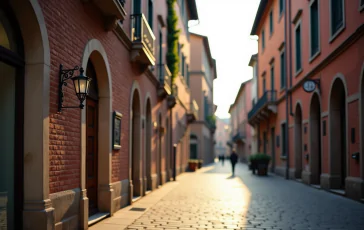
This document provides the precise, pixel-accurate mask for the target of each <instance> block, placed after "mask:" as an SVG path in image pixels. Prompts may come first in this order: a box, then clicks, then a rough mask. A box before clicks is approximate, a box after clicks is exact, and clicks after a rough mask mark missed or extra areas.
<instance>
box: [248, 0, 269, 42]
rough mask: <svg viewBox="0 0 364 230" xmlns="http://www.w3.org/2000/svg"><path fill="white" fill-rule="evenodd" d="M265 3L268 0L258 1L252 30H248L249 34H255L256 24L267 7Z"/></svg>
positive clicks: (257, 24)
mask: <svg viewBox="0 0 364 230" xmlns="http://www.w3.org/2000/svg"><path fill="white" fill-rule="evenodd" d="M267 5H268V0H261V1H260V4H259V7H258V11H257V14H256V15H255V19H254V24H253V27H252V30H251V32H250V35H257V34H256V33H257V29H258V26H259V22H260V20H261V19H262V17H263V14H264V11H265V8H266V7H267Z"/></svg>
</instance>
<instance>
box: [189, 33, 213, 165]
mask: <svg viewBox="0 0 364 230" xmlns="http://www.w3.org/2000/svg"><path fill="white" fill-rule="evenodd" d="M190 39H191V52H192V57H191V65H190V67H187V68H188V69H190V71H189V72H190V74H189V85H190V86H191V98H192V99H193V101H194V102H193V101H191V106H192V107H196V108H198V112H197V113H198V115H197V119H196V120H195V121H194V122H193V123H192V124H191V144H190V150H191V151H190V154H191V155H190V158H191V159H199V160H203V163H204V164H209V163H212V162H213V160H214V158H215V154H214V141H215V140H214V133H215V130H216V120H215V117H214V114H215V112H216V109H217V106H216V105H215V104H214V86H213V82H214V80H215V79H216V78H217V74H216V61H215V59H213V58H212V56H211V52H210V45H209V40H208V38H207V37H206V36H202V35H198V34H193V33H191V38H190ZM194 104H196V105H197V106H194Z"/></svg>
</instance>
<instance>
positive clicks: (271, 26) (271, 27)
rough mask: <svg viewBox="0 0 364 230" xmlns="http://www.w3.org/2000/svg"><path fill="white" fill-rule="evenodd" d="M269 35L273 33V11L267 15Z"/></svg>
mask: <svg viewBox="0 0 364 230" xmlns="http://www.w3.org/2000/svg"><path fill="white" fill-rule="evenodd" d="M269 33H270V35H272V33H273V10H272V11H271V12H270V13H269Z"/></svg>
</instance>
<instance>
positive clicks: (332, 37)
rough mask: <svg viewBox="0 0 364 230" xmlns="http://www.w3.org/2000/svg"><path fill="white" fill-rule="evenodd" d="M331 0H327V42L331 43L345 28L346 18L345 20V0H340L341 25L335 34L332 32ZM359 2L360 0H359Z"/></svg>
mask: <svg viewBox="0 0 364 230" xmlns="http://www.w3.org/2000/svg"><path fill="white" fill-rule="evenodd" d="M332 1H333V0H329V27H330V28H329V29H330V38H329V43H332V42H333V41H334V40H335V39H336V38H337V37H338V36H339V35H340V34H341V32H342V31H343V30H344V29H345V28H346V20H345V0H341V2H342V4H343V9H342V11H343V25H342V26H341V27H340V28H339V29H338V30H337V31H336V32H335V34H333V33H332V32H333V31H332V7H331V2H332ZM360 3H361V2H360Z"/></svg>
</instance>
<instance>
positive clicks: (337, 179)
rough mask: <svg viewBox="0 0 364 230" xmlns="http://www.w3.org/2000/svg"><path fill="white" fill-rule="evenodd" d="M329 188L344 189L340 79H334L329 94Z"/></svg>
mask: <svg viewBox="0 0 364 230" xmlns="http://www.w3.org/2000/svg"><path fill="white" fill-rule="evenodd" d="M329 106H330V107H329V108H330V110H329V120H330V132H329V135H330V177H331V178H332V181H331V182H332V183H330V188H340V189H345V179H346V176H347V172H346V162H347V158H346V139H347V136H346V91H345V86H344V83H343V81H342V80H341V79H339V78H338V79H335V81H334V83H333V85H332V88H331V94H330V105H329Z"/></svg>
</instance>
